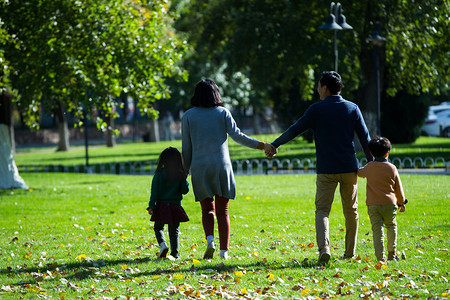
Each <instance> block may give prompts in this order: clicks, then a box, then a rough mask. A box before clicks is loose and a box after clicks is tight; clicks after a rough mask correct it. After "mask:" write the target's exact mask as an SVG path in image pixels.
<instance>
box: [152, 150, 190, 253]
mask: <svg viewBox="0 0 450 300" xmlns="http://www.w3.org/2000/svg"><path fill="white" fill-rule="evenodd" d="M188 192H189V183H188V182H187V180H186V171H185V169H184V164H183V159H182V157H181V153H180V151H178V149H177V148H174V147H169V148H167V149H165V150H164V151H163V152H161V155H160V156H159V159H158V166H157V167H156V172H155V175H154V176H153V180H152V190H151V196H150V202H149V203H148V207H147V211H148V213H149V214H150V215H152V217H151V218H150V221H154V222H155V226H154V230H155V235H156V240H157V241H158V244H159V247H160V249H159V254H158V258H160V257H166V255H167V252H168V251H169V249H168V247H167V244H166V241H165V239H164V224H168V227H169V238H170V250H171V251H170V255H171V256H172V257H174V258H178V234H179V232H180V229H179V228H180V222H187V221H189V217H188V216H187V215H186V212H185V211H184V209H183V207H181V199H182V198H183V194H187V193H188Z"/></svg>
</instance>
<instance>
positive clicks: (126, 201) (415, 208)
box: [0, 174, 450, 299]
mask: <svg viewBox="0 0 450 300" xmlns="http://www.w3.org/2000/svg"><path fill="white" fill-rule="evenodd" d="M24 179H25V181H26V182H27V183H28V184H29V185H30V186H31V187H32V188H31V189H30V190H27V191H25V190H3V191H0V228H1V230H0V281H1V285H0V298H7V299H22V298H27V299H28V298H42V297H45V298H52V299H58V298H61V299H62V298H64V299H74V298H112V299H113V298H116V297H117V298H144V297H158V298H170V299H186V298H188V297H189V298H196V299H197V298H218V299H222V298H233V299H238V298H242V299H248V298H254V299H262V298H264V299H265V298H277V299H288V298H295V299H300V298H302V299H303V298H307V297H309V298H321V299H326V298H337V297H340V296H345V297H346V298H349V299H356V298H391V299H400V298H439V299H440V298H442V299H445V298H448V295H449V290H448V279H449V274H448V259H449V250H448V247H447V246H446V245H447V241H448V239H449V238H450V236H449V234H450V233H449V231H448V226H449V223H448V222H449V219H448V213H447V211H446V210H445V209H443V204H444V203H448V201H449V195H448V184H447V181H448V180H447V178H446V177H445V176H417V175H403V176H402V182H403V186H404V188H405V193H406V195H407V197H408V199H409V200H410V203H409V204H408V205H407V207H406V212H404V213H398V215H397V223H398V235H397V238H398V242H397V249H398V250H399V252H404V253H405V255H406V260H400V261H398V262H395V261H394V262H388V263H386V264H378V262H377V261H376V259H375V258H374V250H373V245H372V231H371V225H370V221H369V219H368V215H367V209H366V206H365V204H364V199H365V182H364V181H363V180H361V181H360V182H359V187H358V188H359V189H358V197H359V199H360V201H359V209H358V211H359V216H360V218H359V226H360V227H359V233H358V243H357V254H358V255H359V259H352V260H342V259H340V256H341V255H342V254H343V252H344V250H343V249H344V247H345V244H344V238H345V225H344V224H345V219H344V217H343V213H342V205H341V203H340V197H339V196H336V197H335V202H334V204H333V206H332V210H331V215H330V241H331V243H332V250H331V251H332V256H331V262H330V263H329V264H328V265H325V266H321V265H318V264H317V257H318V253H317V246H316V244H315V243H316V242H315V230H314V194H315V176H314V175H297V176H295V175H293V176H292V175H291V176H278V175H275V176H237V177H236V182H237V188H238V195H237V198H236V200H233V201H231V203H230V216H231V233H232V236H231V239H230V256H231V259H230V260H227V261H224V260H220V259H219V258H218V254H217V253H216V255H215V257H214V259H212V260H210V261H208V260H202V259H201V258H202V256H203V251H204V249H205V246H206V242H205V239H204V232H203V229H202V225H201V209H200V205H199V204H198V203H196V202H195V201H194V196H193V193H192V191H190V192H189V193H188V194H187V195H186V196H185V197H184V198H183V201H182V205H183V207H184V209H185V210H186V212H187V214H188V216H189V218H190V221H189V222H187V223H182V224H181V225H180V259H179V260H177V261H170V260H161V261H158V260H156V259H155V258H156V253H158V250H159V249H158V248H157V247H156V245H157V242H156V239H155V237H154V232H153V228H152V227H153V224H152V223H151V222H149V216H148V214H147V213H146V211H145V208H146V205H147V203H148V199H149V193H150V183H151V177H148V176H105V175H102V176H97V175H87V174H82V175H74V174H24ZM216 233H217V230H216ZM216 235H217V234H216ZM166 238H168V235H167V226H166Z"/></svg>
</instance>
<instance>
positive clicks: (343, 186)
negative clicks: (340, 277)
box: [316, 172, 358, 257]
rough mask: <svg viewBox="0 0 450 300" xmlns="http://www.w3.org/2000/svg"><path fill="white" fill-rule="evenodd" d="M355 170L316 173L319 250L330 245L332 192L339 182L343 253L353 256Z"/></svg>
mask: <svg viewBox="0 0 450 300" xmlns="http://www.w3.org/2000/svg"><path fill="white" fill-rule="evenodd" d="M356 179H357V176H356V172H352V173H339V174H317V179H316V240H317V246H318V247H319V251H320V252H321V251H322V250H324V248H325V247H327V248H329V247H330V239H329V222H328V216H329V215H330V211H331V205H332V204H333V198H334V193H335V191H336V187H337V185H338V183H339V192H340V194H341V199H342V210H343V212H344V217H345V229H346V233H345V253H344V255H345V256H346V257H353V256H354V255H355V249H356V236H357V235H358V211H357V210H358V198H357V184H356Z"/></svg>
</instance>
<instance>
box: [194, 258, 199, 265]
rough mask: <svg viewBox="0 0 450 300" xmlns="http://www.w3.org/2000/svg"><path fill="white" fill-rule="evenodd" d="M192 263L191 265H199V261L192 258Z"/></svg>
mask: <svg viewBox="0 0 450 300" xmlns="http://www.w3.org/2000/svg"><path fill="white" fill-rule="evenodd" d="M192 263H193V264H199V263H200V261H199V260H197V259H195V258H194V259H193V260H192Z"/></svg>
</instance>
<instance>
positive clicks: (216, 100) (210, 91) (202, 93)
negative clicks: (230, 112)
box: [191, 79, 223, 107]
mask: <svg viewBox="0 0 450 300" xmlns="http://www.w3.org/2000/svg"><path fill="white" fill-rule="evenodd" d="M191 105H192V106H195V107H215V106H222V105H223V101H222V97H220V92H219V87H218V86H217V84H216V83H215V82H214V81H212V80H211V79H203V80H200V81H199V82H198V83H197V85H196V86H195V92H194V96H192V98H191Z"/></svg>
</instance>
